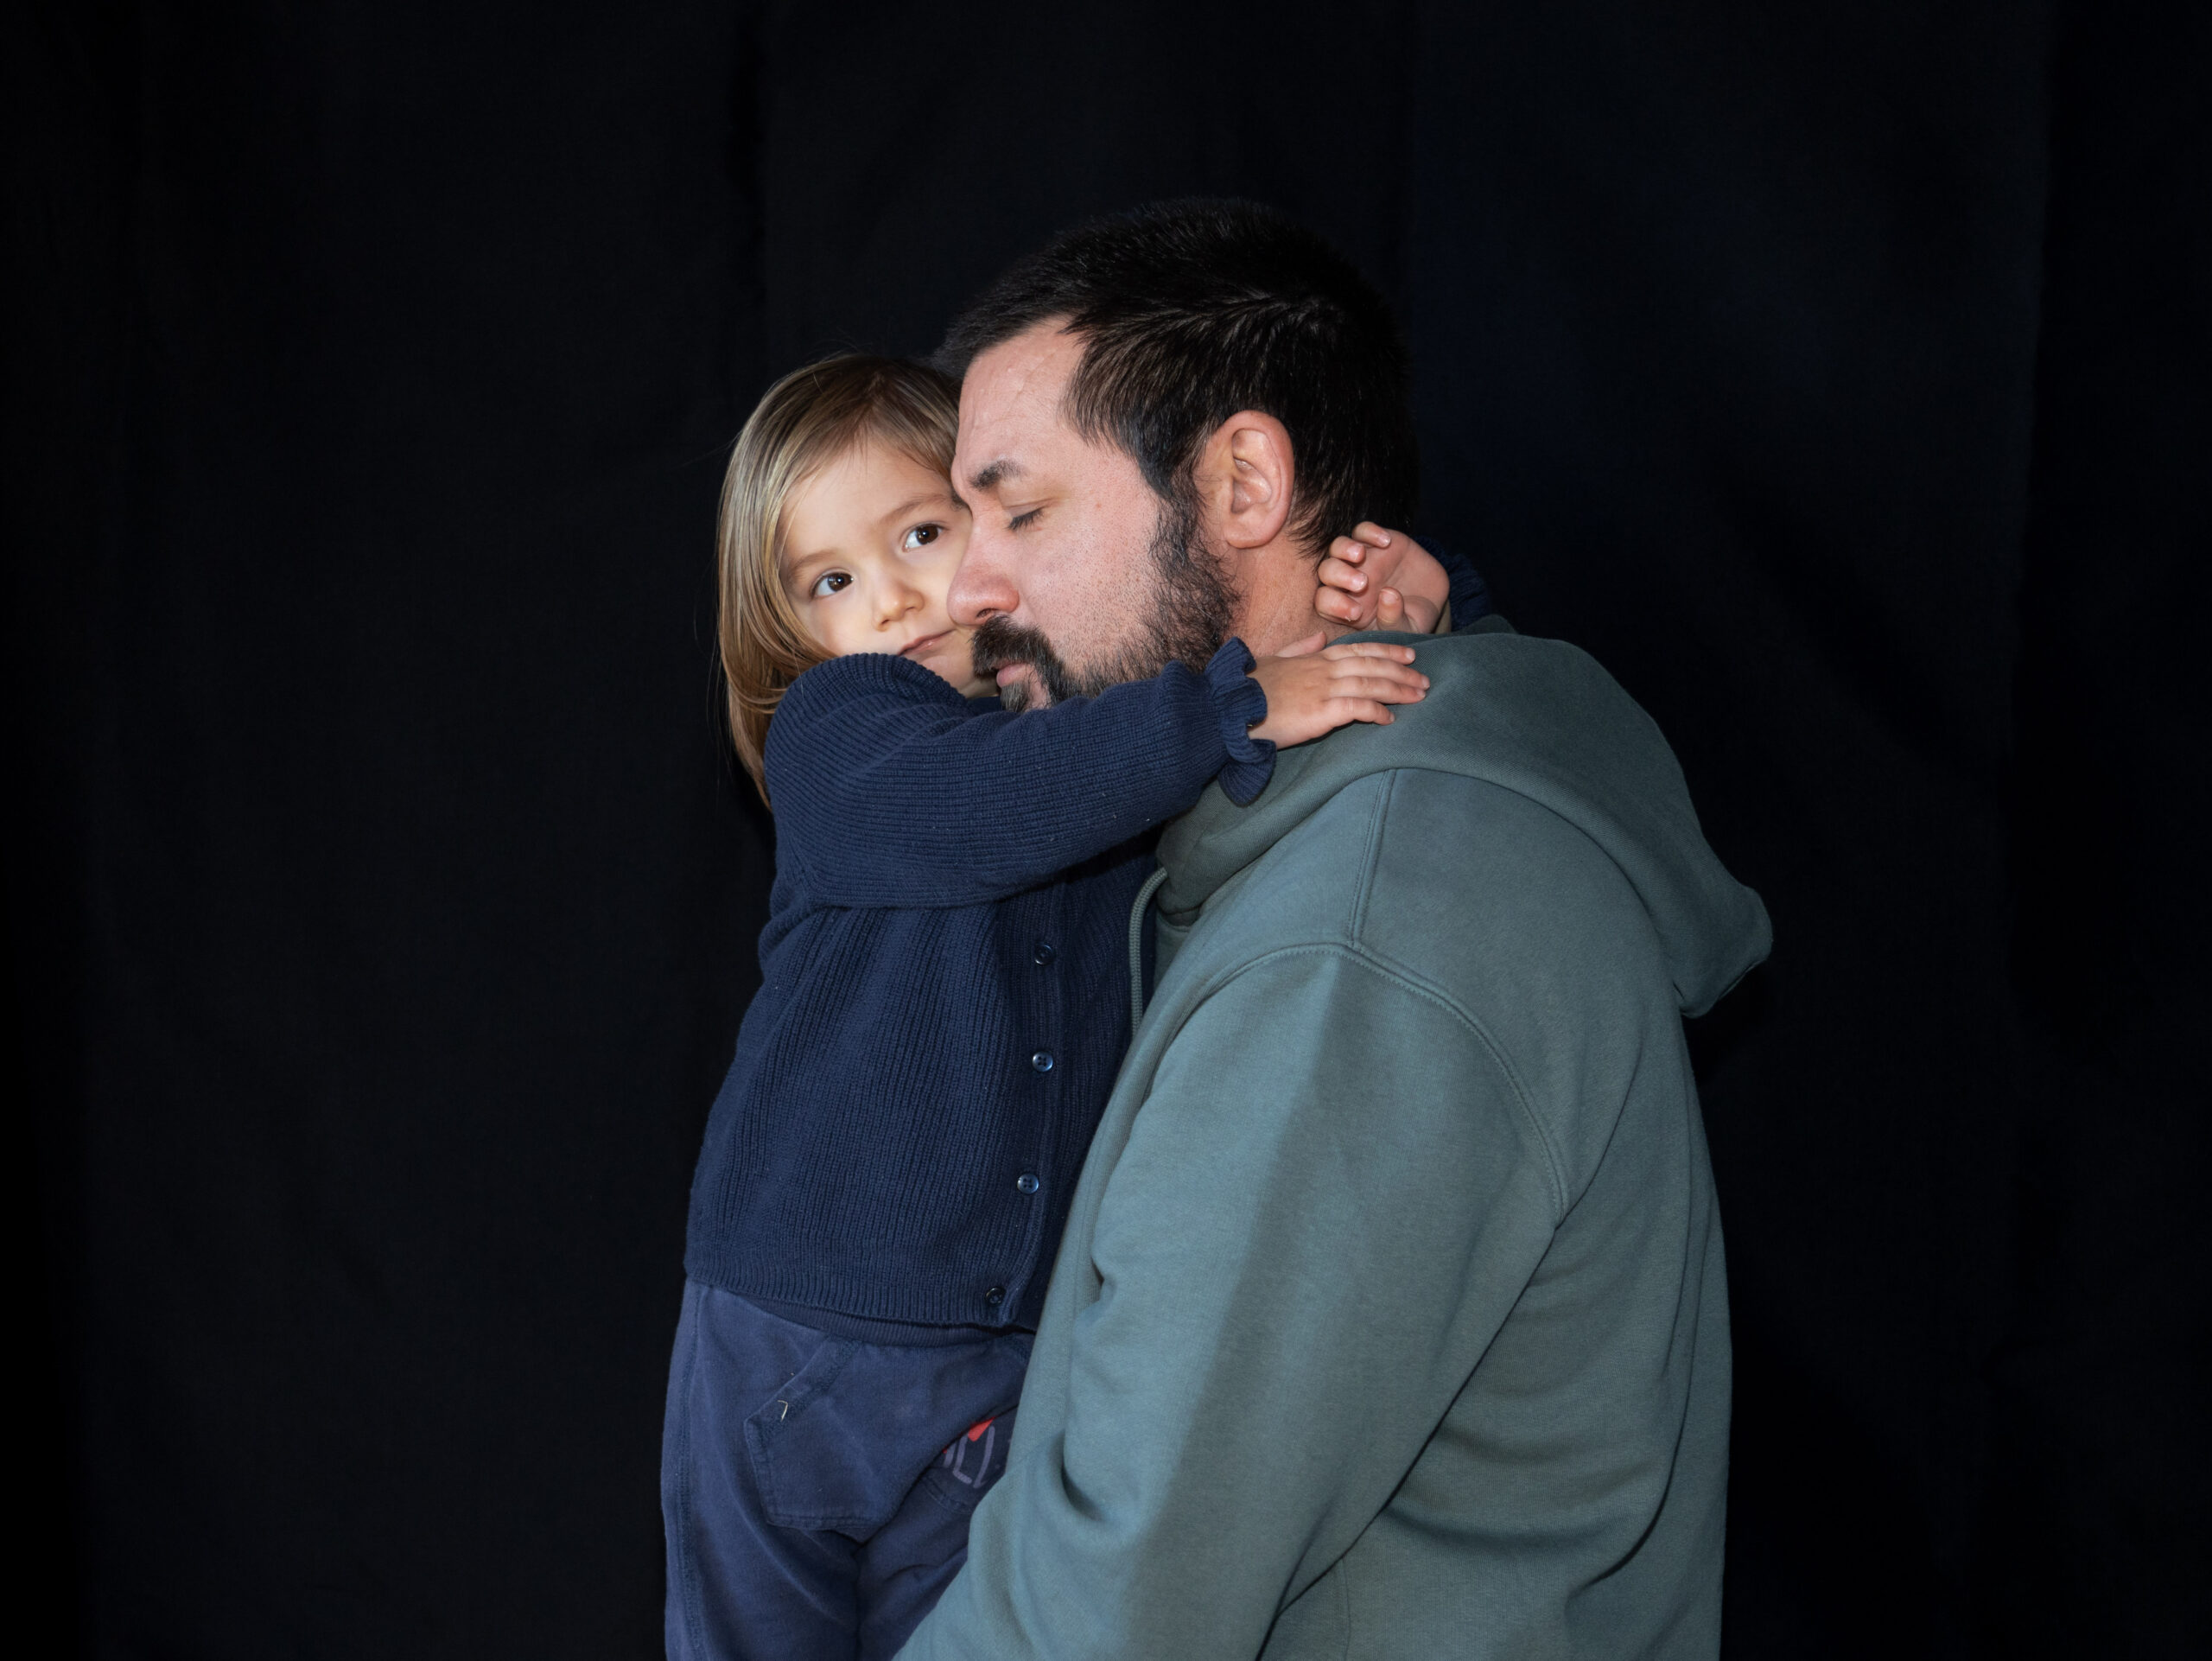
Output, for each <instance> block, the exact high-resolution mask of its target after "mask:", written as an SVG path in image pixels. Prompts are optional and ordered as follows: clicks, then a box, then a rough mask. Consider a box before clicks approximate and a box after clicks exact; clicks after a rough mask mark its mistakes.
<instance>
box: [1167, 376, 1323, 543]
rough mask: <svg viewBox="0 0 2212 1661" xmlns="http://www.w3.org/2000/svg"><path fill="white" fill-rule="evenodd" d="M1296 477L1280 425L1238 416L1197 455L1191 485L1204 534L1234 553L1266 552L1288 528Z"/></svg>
mask: <svg viewBox="0 0 2212 1661" xmlns="http://www.w3.org/2000/svg"><path fill="white" fill-rule="evenodd" d="M1296 477H1297V471H1296V468H1295V467H1294V464H1293V461H1292V457H1291V452H1290V434H1289V432H1288V431H1287V430H1286V429H1285V428H1284V426H1283V424H1282V423H1281V422H1280V421H1278V420H1276V419H1275V418H1274V417H1273V416H1271V415H1262V414H1261V413H1260V412H1259V411H1258V410H1238V411H1237V412H1236V414H1235V415H1233V416H1231V417H1229V419H1228V420H1226V421H1224V422H1223V423H1221V425H1220V426H1218V427H1217V428H1215V429H1214V430H1213V436H1211V438H1209V439H1207V440H1206V442H1205V449H1201V450H1200V451H1199V452H1198V467H1197V468H1196V470H1195V477H1194V480H1193V481H1194V482H1195V483H1196V484H1197V486H1198V502H1199V505H1200V510H1201V512H1202V513H1203V514H1204V516H1205V519H1206V520H1207V521H1208V523H1207V526H1206V528H1207V529H1208V530H1209V531H1211V532H1212V533H1213V534H1214V535H1216V536H1218V537H1219V538H1221V539H1222V540H1223V541H1224V542H1225V543H1227V544H1229V545H1230V547H1232V548H1264V547H1265V546H1267V544H1269V543H1271V542H1273V541H1274V539H1275V538H1277V537H1280V536H1281V534H1282V533H1283V527H1284V526H1285V525H1287V524H1288V523H1289V522H1290V493H1291V486H1292V484H1293V483H1294V480H1296Z"/></svg>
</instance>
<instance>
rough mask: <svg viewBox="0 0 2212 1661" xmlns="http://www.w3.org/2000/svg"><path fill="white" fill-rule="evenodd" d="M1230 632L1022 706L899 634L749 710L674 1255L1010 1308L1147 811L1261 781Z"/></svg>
mask: <svg viewBox="0 0 2212 1661" xmlns="http://www.w3.org/2000/svg"><path fill="white" fill-rule="evenodd" d="M1251 661H1252V660H1251V658H1250V656H1249V654H1248V653H1247V652H1246V651H1245V649H1244V647H1243V644H1242V642H1239V641H1236V640H1231V641H1230V643H1229V644H1228V645H1227V646H1224V647H1223V648H1222V649H1221V651H1220V652H1217V653H1216V654H1215V657H1214V659H1213V661H1212V662H1211V664H1209V665H1207V668H1206V671H1205V675H1204V676H1199V675H1195V674H1193V673H1192V672H1191V671H1190V670H1188V669H1186V668H1185V667H1184V666H1183V665H1180V664H1171V665H1169V666H1168V668H1167V669H1166V671H1165V672H1164V673H1162V674H1160V675H1158V676H1155V677H1154V678H1153V679H1151V680H1147V681H1135V682H1131V683H1129V684H1126V685H1122V686H1116V687H1114V688H1112V689H1110V690H1108V691H1106V692H1104V693H1103V694H1102V695H1100V696H1099V697H1096V698H1077V699H1071V700H1070V701H1068V702H1066V703H1060V704H1057V705H1054V706H1053V707H1052V708H1050V709H1046V710H1038V711H1035V712H1033V713H1030V714H1025V715H1020V716H1015V715H1009V714H1007V712H1006V711H1005V710H1001V708H1000V707H999V705H998V703H997V701H996V700H995V699H976V700H974V701H970V700H969V699H966V698H963V697H961V696H960V695H959V694H958V693H957V692H956V691H954V690H952V688H951V687H950V686H948V685H947V684H945V683H944V681H942V680H940V679H938V677H937V676H935V675H934V674H931V672H930V671H928V670H926V669H924V668H922V667H921V666H920V665H917V664H914V663H911V662H909V661H908V660H906V659H904V658H895V657H891V656H887V655H876V654H864V655H859V656H854V657H847V658H838V659H832V660H831V661H829V662H828V663H824V664H821V665H817V666H816V667H814V668H812V669H810V670H808V671H806V673H804V675H801V676H800V677H799V678H798V679H797V680H796V681H795V682H793V683H792V684H791V689H790V690H788V691H787V692H785V695H784V698H783V702H782V703H781V704H780V705H779V708H778V709H777V711H776V716H775V719H774V721H773V722H771V723H770V725H769V729H768V745H767V755H766V762H767V767H766V773H767V786H768V797H769V799H770V800H771V801H772V803H773V804H774V805H775V812H776V885H775V888H774V890H773V892H772V895H771V898H770V916H769V922H768V926H767V928H766V930H765V931H764V932H763V933H762V935H761V937H760V968H761V975H762V982H761V986H760V993H759V994H758V996H755V997H754V999H753V1004H752V1007H751V1008H750V1009H747V1012H746V1015H745V1022H744V1026H743V1027H742V1028H741V1030H740V1032H739V1034H738V1041H737V1057H736V1060H734V1062H733V1063H732V1064H731V1066H730V1070H729V1074H728V1078H727V1079H725V1080H724V1081H723V1084H722V1087H721V1094H720V1095H719V1096H718V1097H716V1098H715V1106H714V1111H713V1114H712V1115H711V1117H709V1120H708V1123H707V1136H706V1143H705V1146H704V1147H703V1148H702V1150H701V1152H700V1155H699V1165H698V1170H697V1173H696V1175H695V1176H694V1178H693V1179H692V1185H691V1222H690V1244H689V1248H688V1250H687V1251H686V1252H685V1256H684V1268H685V1270H686V1272H687V1273H688V1274H690V1276H691V1278H692V1279H694V1280H697V1281H702V1282H706V1283H708V1284H709V1285H713V1286H718V1287H721V1288H723V1289H726V1290H728V1291H732V1292H736V1293H739V1294H741V1295H744V1296H747V1297H752V1298H756V1299H760V1300H763V1301H768V1302H771V1303H775V1304H784V1305H798V1306H802V1307H803V1308H805V1309H808V1310H813V1311H817V1312H821V1313H823V1314H829V1315H839V1316H845V1317H849V1318H856V1319H858V1320H861V1321H911V1322H927V1323H931V1324H939V1325H976V1326H994V1327H995V1326H1008V1325H1019V1326H1026V1327H1033V1326H1034V1325H1035V1324H1036V1319H1037V1315H1038V1312H1039V1308H1041V1305H1042V1301H1043V1296H1044V1290H1045V1282H1046V1276H1047V1275H1048V1274H1049V1273H1050V1271H1051V1269H1052V1254H1053V1252H1054V1251H1055V1250H1056V1249H1057V1248H1058V1244H1059V1238H1060V1231H1061V1230H1062V1228H1063V1227H1064V1225H1065V1222H1066V1219H1067V1206H1068V1201H1069V1200H1070V1198H1071V1195H1072V1193H1073V1191H1074V1187H1075V1180H1076V1175H1077V1173H1078V1172H1079V1171H1080V1170H1081V1169H1082V1168H1083V1160H1084V1154H1085V1153H1086V1152H1087V1151H1088V1150H1089V1149H1090V1137H1091V1133H1092V1132H1093V1131H1094V1130H1096V1128H1097V1124H1098V1117H1099V1115H1100V1113H1101V1112H1103V1111H1104V1108H1105V1105H1106V1098H1107V1096H1108V1094H1109V1092H1110V1091H1111V1090H1112V1088H1113V1083H1114V1074H1115V1072H1116V1069H1117V1068H1118V1067H1119V1066H1121V1060H1122V1051H1123V1049H1124V1048H1125V1047H1127V1046H1128V1036H1129V1012H1128V1010H1129V991H1128V913H1129V908H1130V905H1131V902H1132V901H1134V900H1135V896H1136V892H1137V890H1138V888H1140V887H1141V886H1142V884H1143V881H1144V879H1145V877H1146V876H1147V875H1148V874H1149V873H1150V872H1151V870H1152V869H1153V857H1152V841H1153V838H1152V837H1149V836H1147V835H1146V834H1145V833H1146V832H1147V831H1151V830H1152V829H1153V828H1154V827H1155V826H1156V825H1158V824H1160V823H1161V822H1162V821H1163V820H1166V819H1168V818H1173V816H1174V815H1176V814H1178V813H1179V812H1181V811H1184V810H1185V809H1186V808H1188V807H1189V806H1191V805H1192V803H1194V802H1196V801H1197V800H1198V794H1199V792H1201V791H1203V790H1204V789H1205V786H1206V785H1207V783H1208V782H1209V781H1210V780H1212V779H1213V778H1214V777H1215V776H1216V775H1217V774H1218V775H1220V777H1221V780H1222V784H1223V787H1224V789H1225V790H1227V791H1228V792H1229V793H1230V796H1231V797H1232V799H1236V800H1241V801H1243V800H1249V799H1251V798H1252V797H1254V796H1255V795H1257V794H1258V792H1259V791H1260V789H1261V787H1262V786H1263V785H1264V784H1265V783H1266V781H1267V777H1268V773H1269V771H1270V770H1271V769H1272V767H1273V766H1274V746H1273V745H1271V744H1268V743H1265V742H1262V741H1255V740H1254V739H1253V738H1252V737H1251V736H1250V735H1249V732H1248V731H1247V730H1246V729H1247V728H1248V727H1249V725H1251V724H1252V723H1254V722H1257V721H1259V720H1260V719H1261V718H1262V716H1264V715H1265V714H1266V712H1267V699H1266V697H1265V695H1264V694H1263V693H1262V691H1261V690H1260V685H1259V683H1258V682H1257V681H1255V680H1253V679H1252V678H1250V677H1249V674H1248V673H1247V672H1246V671H1248V670H1249V667H1250V665H1251Z"/></svg>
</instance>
